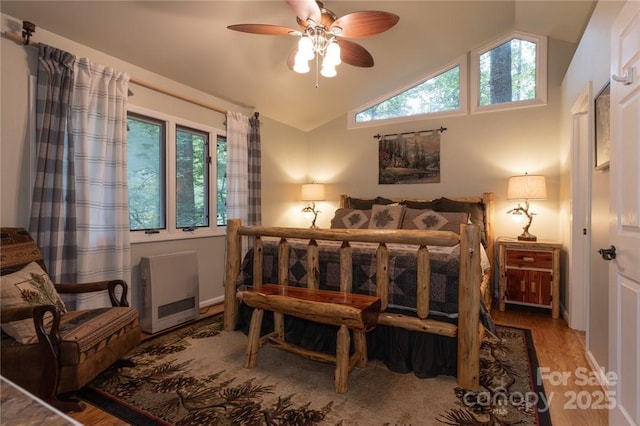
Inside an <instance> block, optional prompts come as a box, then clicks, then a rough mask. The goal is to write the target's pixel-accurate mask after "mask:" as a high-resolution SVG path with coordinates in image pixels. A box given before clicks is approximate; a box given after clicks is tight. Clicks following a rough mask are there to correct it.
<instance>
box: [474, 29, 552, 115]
mask: <svg viewBox="0 0 640 426" xmlns="http://www.w3.org/2000/svg"><path fill="white" fill-rule="evenodd" d="M471 79H472V84H471V111H472V112H481V111H494V110H497V109H508V108H520V107H525V106H533V105H544V104H546V101H547V38H546V37H543V36H536V35H532V34H526V33H521V32H515V33H512V34H510V35H508V36H507V37H504V38H502V39H500V40H497V41H495V42H492V43H490V44H488V45H486V46H484V47H482V48H480V49H478V50H474V51H473V52H472V53H471Z"/></svg>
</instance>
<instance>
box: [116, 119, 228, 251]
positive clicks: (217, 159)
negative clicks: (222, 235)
mask: <svg viewBox="0 0 640 426" xmlns="http://www.w3.org/2000/svg"><path fill="white" fill-rule="evenodd" d="M127 125H128V134H127V137H128V139H127V141H128V142H127V162H128V164H127V174H128V186H129V221H130V225H129V226H130V229H131V231H132V240H134V241H138V240H140V241H145V240H148V239H149V238H184V237H189V236H194V235H196V234H203V233H205V234H206V232H207V231H212V230H214V229H215V227H216V226H218V225H224V222H223V219H224V220H226V206H225V201H226V190H225V180H226V176H225V171H226V137H225V135H224V132H221V131H218V130H216V129H213V128H210V127H207V126H204V125H201V124H196V123H190V122H187V121H186V120H182V119H178V118H175V117H170V116H167V115H164V114H161V113H157V112H153V111H147V110H143V109H141V108H137V107H130V109H129V112H128V116H127ZM211 141H215V143H216V150H215V152H213V150H212V149H211V148H210V145H211ZM213 214H215V215H216V219H215V220H212V219H211V218H212V217H213ZM197 236H201V235H197Z"/></svg>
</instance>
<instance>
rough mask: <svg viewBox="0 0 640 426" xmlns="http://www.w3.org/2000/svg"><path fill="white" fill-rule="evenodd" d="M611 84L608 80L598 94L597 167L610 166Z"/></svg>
mask: <svg viewBox="0 0 640 426" xmlns="http://www.w3.org/2000/svg"><path fill="white" fill-rule="evenodd" d="M610 95H611V84H610V82H607V84H605V85H604V87H603V88H602V89H600V91H599V92H598V94H597V95H596V99H595V102H594V111H595V121H596V122H595V166H596V169H598V170H601V169H606V168H607V167H609V159H610V155H611V125H610V121H609V111H610V106H611V102H610V97H611V96H610Z"/></svg>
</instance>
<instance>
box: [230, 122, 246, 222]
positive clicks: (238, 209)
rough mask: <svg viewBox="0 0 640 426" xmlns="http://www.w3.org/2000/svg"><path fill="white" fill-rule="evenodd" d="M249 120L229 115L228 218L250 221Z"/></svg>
mask: <svg viewBox="0 0 640 426" xmlns="http://www.w3.org/2000/svg"><path fill="white" fill-rule="evenodd" d="M248 136H249V118H248V117H247V116H245V115H243V114H241V113H239V112H233V111H230V112H228V113H227V217H228V218H229V219H240V220H242V222H243V223H248V219H249V167H248V161H249V156H248Z"/></svg>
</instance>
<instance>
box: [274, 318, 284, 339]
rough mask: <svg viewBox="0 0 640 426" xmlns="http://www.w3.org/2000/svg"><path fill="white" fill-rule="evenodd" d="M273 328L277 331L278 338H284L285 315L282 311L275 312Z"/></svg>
mask: <svg viewBox="0 0 640 426" xmlns="http://www.w3.org/2000/svg"><path fill="white" fill-rule="evenodd" d="M273 330H274V331H275V332H276V334H277V336H276V338H278V339H281V340H284V315H283V314H282V313H281V312H274V313H273Z"/></svg>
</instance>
